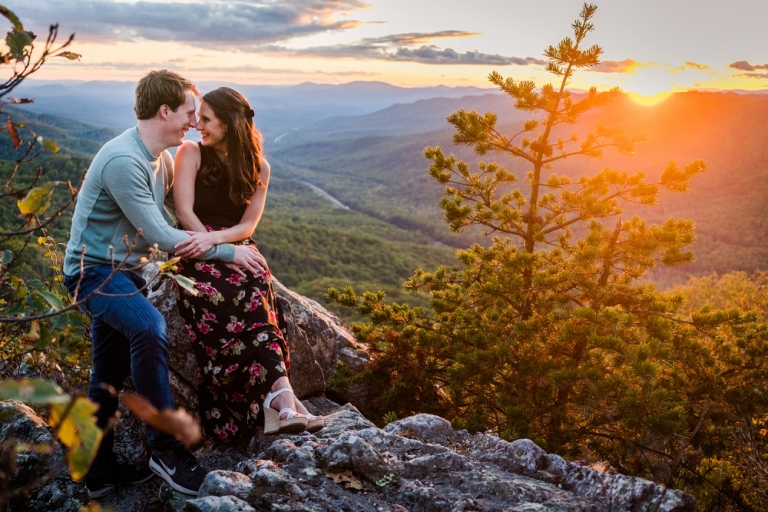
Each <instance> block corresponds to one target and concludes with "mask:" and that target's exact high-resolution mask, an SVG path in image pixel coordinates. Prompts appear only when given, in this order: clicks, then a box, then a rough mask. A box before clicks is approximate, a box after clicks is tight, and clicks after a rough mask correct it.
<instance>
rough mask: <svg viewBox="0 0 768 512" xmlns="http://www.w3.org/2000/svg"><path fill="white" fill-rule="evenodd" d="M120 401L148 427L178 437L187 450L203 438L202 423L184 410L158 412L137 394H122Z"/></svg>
mask: <svg viewBox="0 0 768 512" xmlns="http://www.w3.org/2000/svg"><path fill="white" fill-rule="evenodd" d="M120 400H122V402H123V404H124V405H125V406H126V407H127V408H128V409H130V410H131V411H132V412H133V413H134V414H135V415H136V416H138V417H139V418H141V419H142V420H144V422H146V423H147V425H149V426H150V427H154V428H156V429H158V430H162V431H163V432H165V433H167V434H171V435H174V436H176V439H178V440H179V441H181V442H182V443H183V444H184V446H186V447H187V448H189V447H190V446H192V445H193V444H195V443H197V442H199V441H200V440H201V439H202V438H203V433H202V430H201V429H200V422H199V421H197V420H196V419H195V418H193V417H192V415H191V414H189V413H188V412H187V411H185V410H184V409H176V410H174V409H163V410H162V411H158V410H157V409H156V408H155V407H154V406H153V405H152V404H150V403H149V402H148V401H147V399H146V398H143V397H141V396H139V395H137V394H136V393H121V394H120Z"/></svg>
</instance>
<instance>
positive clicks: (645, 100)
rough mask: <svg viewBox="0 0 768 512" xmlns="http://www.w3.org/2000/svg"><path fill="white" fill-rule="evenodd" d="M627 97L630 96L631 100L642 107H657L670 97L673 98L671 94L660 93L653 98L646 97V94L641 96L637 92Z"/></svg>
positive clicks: (630, 93) (628, 94)
mask: <svg viewBox="0 0 768 512" xmlns="http://www.w3.org/2000/svg"><path fill="white" fill-rule="evenodd" d="M627 96H629V99H631V100H632V101H634V102H635V103H638V104H640V105H645V106H648V107H650V106H652V105H656V104H658V103H661V102H662V101H664V100H666V99H667V98H669V97H670V96H672V93H671V92H660V93H658V94H654V95H652V96H646V95H645V94H640V93H637V92H629V93H627Z"/></svg>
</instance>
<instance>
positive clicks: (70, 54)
mask: <svg viewBox="0 0 768 512" xmlns="http://www.w3.org/2000/svg"><path fill="white" fill-rule="evenodd" d="M54 57H64V58H65V59H69V60H80V58H81V57H82V55H80V54H79V53H75V52H61V53H57V54H56V55H54Z"/></svg>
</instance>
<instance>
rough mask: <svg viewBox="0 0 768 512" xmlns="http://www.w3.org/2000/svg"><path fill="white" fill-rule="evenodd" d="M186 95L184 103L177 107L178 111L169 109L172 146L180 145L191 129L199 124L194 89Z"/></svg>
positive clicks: (169, 131)
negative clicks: (196, 115)
mask: <svg viewBox="0 0 768 512" xmlns="http://www.w3.org/2000/svg"><path fill="white" fill-rule="evenodd" d="M184 96H185V100H184V103H182V104H181V105H180V106H179V108H177V109H176V112H174V111H173V110H170V109H168V117H167V122H168V124H167V126H168V135H169V142H172V143H171V144H170V145H171V146H180V145H181V143H182V142H183V141H184V136H185V135H186V134H187V132H188V131H189V129H190V128H194V127H195V126H196V125H197V118H196V117H195V95H194V93H193V92H192V91H187V92H186V93H185V95H184Z"/></svg>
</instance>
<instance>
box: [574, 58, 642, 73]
mask: <svg viewBox="0 0 768 512" xmlns="http://www.w3.org/2000/svg"><path fill="white" fill-rule="evenodd" d="M642 66H643V64H642V63H641V62H638V61H636V60H632V59H624V60H604V61H601V62H600V64H598V65H596V66H592V67H591V68H589V69H588V71H594V72H596V73H627V74H629V73H634V72H636V71H637V70H638V69H639V68H641V67H642Z"/></svg>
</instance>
